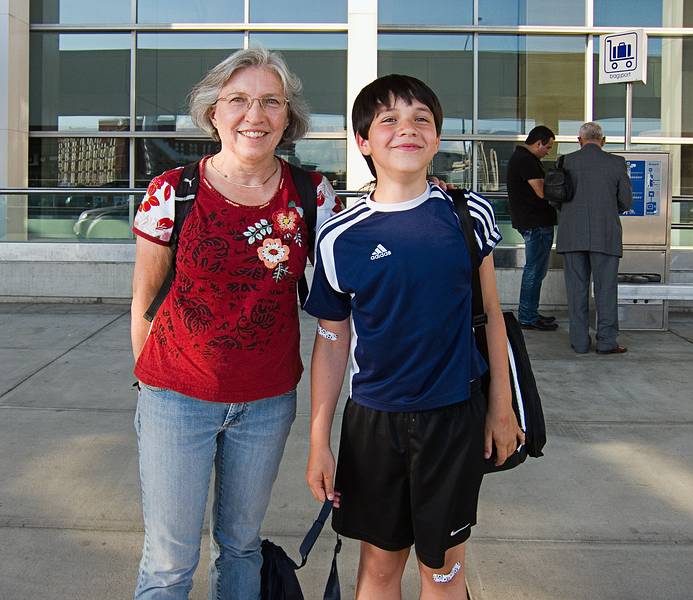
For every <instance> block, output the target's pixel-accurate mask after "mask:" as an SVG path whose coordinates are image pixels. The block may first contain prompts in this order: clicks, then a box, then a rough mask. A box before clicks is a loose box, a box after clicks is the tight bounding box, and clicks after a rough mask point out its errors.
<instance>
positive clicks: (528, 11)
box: [479, 0, 585, 25]
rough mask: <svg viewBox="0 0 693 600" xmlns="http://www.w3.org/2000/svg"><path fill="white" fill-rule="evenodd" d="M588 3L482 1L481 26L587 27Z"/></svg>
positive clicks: (575, 0)
mask: <svg viewBox="0 0 693 600" xmlns="http://www.w3.org/2000/svg"><path fill="white" fill-rule="evenodd" d="M584 24H585V0H479V25H584Z"/></svg>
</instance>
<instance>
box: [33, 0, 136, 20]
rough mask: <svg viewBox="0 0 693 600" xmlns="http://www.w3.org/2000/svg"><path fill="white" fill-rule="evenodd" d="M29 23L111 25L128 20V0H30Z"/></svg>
mask: <svg viewBox="0 0 693 600" xmlns="http://www.w3.org/2000/svg"><path fill="white" fill-rule="evenodd" d="M29 18H30V21H31V23H59V24H61V25H80V24H89V25H112V24H122V23H129V22H130V0H109V2H94V1H93V0H31V3H30V5H29Z"/></svg>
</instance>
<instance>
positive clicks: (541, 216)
mask: <svg viewBox="0 0 693 600" xmlns="http://www.w3.org/2000/svg"><path fill="white" fill-rule="evenodd" d="M555 137H556V136H555V135H554V133H553V131H551V130H550V129H549V128H548V127H545V126H543V125H538V126H537V127H535V128H534V129H532V131H530V132H529V135H528V136H527V139H526V140H525V143H524V144H520V145H519V146H517V148H515V152H514V153H513V155H512V156H511V157H510V161H509V162H508V199H509V201H510V217H511V218H512V225H513V227H514V228H515V229H517V230H518V231H519V232H520V233H521V234H522V237H523V238H524V239H525V266H524V270H523V271H522V286H521V288H520V305H519V310H518V320H519V321H520V324H521V325H522V327H523V328H525V329H538V330H539V331H554V330H555V329H557V328H558V324H557V323H556V322H555V320H556V319H555V318H554V317H545V316H543V315H540V314H539V296H540V294H541V283H542V281H543V280H544V277H546V272H547V270H548V268H549V256H550V255H551V246H552V244H553V227H554V225H555V224H556V211H555V210H554V209H553V208H552V207H551V206H550V205H549V203H548V202H547V201H546V200H545V199H544V169H543V168H542V166H541V159H542V158H544V157H545V156H546V155H547V154H548V153H549V152H550V151H551V148H552V147H553V142H554V139H555Z"/></svg>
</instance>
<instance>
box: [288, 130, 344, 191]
mask: <svg viewBox="0 0 693 600" xmlns="http://www.w3.org/2000/svg"><path fill="white" fill-rule="evenodd" d="M277 155H278V156H281V157H282V158H283V159H285V160H287V161H288V162H290V163H293V164H296V165H298V166H299V167H303V168H304V169H308V170H309V171H320V173H322V174H323V175H324V176H325V177H327V179H328V180H329V181H330V183H331V184H332V187H334V189H336V190H345V189H346V140H298V141H297V142H295V143H293V144H285V145H284V146H280V147H279V148H277Z"/></svg>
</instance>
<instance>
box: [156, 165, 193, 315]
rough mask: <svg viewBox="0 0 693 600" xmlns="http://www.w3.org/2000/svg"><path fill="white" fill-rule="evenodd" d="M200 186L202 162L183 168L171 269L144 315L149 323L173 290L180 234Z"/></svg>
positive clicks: (174, 224)
mask: <svg viewBox="0 0 693 600" xmlns="http://www.w3.org/2000/svg"><path fill="white" fill-rule="evenodd" d="M199 185H200V161H197V162H194V163H190V164H189V165H185V167H183V171H182V173H181V174H180V180H179V181H178V185H177V186H176V197H175V216H174V219H173V232H172V233H171V245H170V248H171V255H172V256H171V267H170V268H169V270H168V273H166V277H165V279H164V281H163V283H162V284H161V287H160V288H159V291H158V292H157V293H156V296H154V300H152V303H151V304H150V305H149V308H148V309H147V311H146V312H145V313H144V318H145V319H147V321H152V320H153V319H154V316H155V315H156V313H157V311H158V310H159V307H160V306H161V304H162V303H163V301H164V299H165V298H166V296H167V295H168V292H169V290H170V289H171V284H172V283H173V278H174V277H175V275H176V252H177V250H178V238H179V237H180V232H181V230H182V229H183V224H184V223H185V219H186V218H187V217H188V214H190V209H191V208H192V205H193V202H195V196H196V195H197V188H198V186H199Z"/></svg>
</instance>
